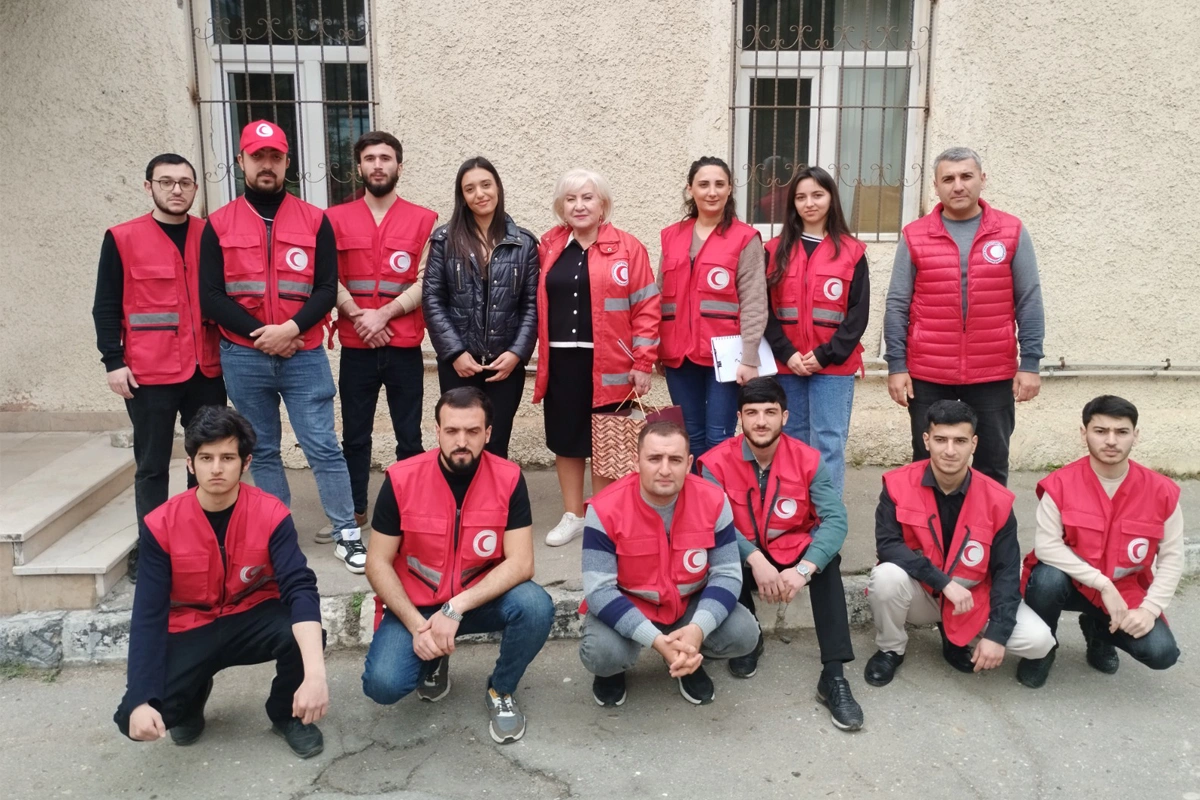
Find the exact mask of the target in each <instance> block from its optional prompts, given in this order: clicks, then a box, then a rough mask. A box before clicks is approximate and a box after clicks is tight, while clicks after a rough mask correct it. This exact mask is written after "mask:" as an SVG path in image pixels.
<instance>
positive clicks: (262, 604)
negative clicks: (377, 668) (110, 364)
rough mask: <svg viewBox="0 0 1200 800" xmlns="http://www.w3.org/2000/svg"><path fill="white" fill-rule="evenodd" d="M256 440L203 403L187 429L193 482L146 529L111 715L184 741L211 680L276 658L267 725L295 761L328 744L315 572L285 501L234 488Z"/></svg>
mask: <svg viewBox="0 0 1200 800" xmlns="http://www.w3.org/2000/svg"><path fill="white" fill-rule="evenodd" d="M254 443H255V442H254V431H253V429H252V428H251V427H250V423H248V422H247V421H246V419H245V418H244V417H242V416H241V415H240V414H238V413H237V412H236V411H234V410H232V409H230V408H225V407H223V406H205V407H204V408H202V409H200V411H199V412H197V414H196V415H195V417H194V418H193V419H192V421H191V422H190V423H189V424H188V427H187V431H186V432H185V434H184V449H185V450H186V451H187V456H188V459H187V463H188V470H189V471H191V472H192V473H193V474H194V475H195V476H196V482H197V486H196V488H194V489H189V490H188V491H186V492H184V493H183V494H179V495H176V496H175V497H172V498H171V499H170V500H168V501H167V502H166V504H164V505H162V506H159V507H158V508H157V509H155V510H154V511H152V512H151V513H149V514H147V515H146V519H145V522H144V523H143V524H142V527H141V530H140V532H139V538H140V542H141V544H140V547H141V557H140V561H141V565H140V567H139V571H140V579H139V580H138V584H137V590H136V592H135V593H134V597H133V618H132V621H131V623H130V631H129V666H128V671H129V674H128V684H127V688H126V691H125V698H124V699H123V700H122V701H121V705H120V707H119V708H118V709H117V713H116V714H115V715H114V716H113V720H114V721H115V722H116V723H117V727H118V728H120V730H121V733H123V734H125V735H126V736H128V737H129V738H130V739H133V740H135V741H143V742H144V741H153V740H156V739H161V738H162V737H164V736H166V735H167V734H168V733H170V735H171V739H172V740H173V741H174V742H175V744H177V745H189V744H192V743H193V742H195V741H196V740H197V739H199V738H200V734H202V733H203V732H204V705H205V703H206V702H207V701H208V696H209V693H210V692H212V687H213V675H215V674H216V673H218V672H220V671H221V670H223V669H225V668H227V667H236V666H242V665H245V664H261V663H263V662H265V661H274V662H275V680H274V681H273V682H272V683H271V693H270V695H269V696H268V697H267V705H266V707H267V716H268V717H269V718H270V720H271V724H272V729H273V730H274V732H275V733H276V734H278V735H280V736H282V737H283V738H284V739H285V740H287V743H288V746H289V747H291V748H292V751H293V752H294V753H295V754H296V755H298V756H300V757H301V758H309V757H310V756H315V755H316V754H318V753H320V752H321V750H322V749H324V746H325V745H324V740H323V738H322V736H321V731H320V729H318V728H317V726H316V725H315V724H314V723H316V722H317V721H318V720H320V719H321V718H322V717H323V716H325V711H326V709H327V708H328V706H329V688H328V686H327V685H326V682H325V658H324V652H323V651H324V643H323V634H322V631H321V608H320V606H321V604H320V598H319V597H318V595H317V578H316V576H315V575H314V574H313V572H312V570H311V569H309V568H308V562H307V561H305V559H304V554H303V553H301V552H300V546H299V545H298V544H297V540H296V527H295V525H293V524H292V517H291V515H290V514H289V513H288V510H287V507H286V506H285V505H284V504H283V503H282V502H280V501H279V500H278V499H277V498H276V497H275V496H274V495H270V494H267V493H266V492H264V491H263V490H261V489H257V488H255V487H253V486H248V485H246V484H243V483H241V476H242V474H243V473H244V472H245V471H246V470H247V469H248V468H249V466H250V458H251V456H250V453H251V451H252V450H253V449H254Z"/></svg>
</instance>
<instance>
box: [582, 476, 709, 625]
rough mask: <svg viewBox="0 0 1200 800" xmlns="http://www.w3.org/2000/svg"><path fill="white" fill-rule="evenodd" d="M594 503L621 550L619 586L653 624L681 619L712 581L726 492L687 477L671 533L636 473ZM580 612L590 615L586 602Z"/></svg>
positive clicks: (617, 547) (611, 487) (608, 490)
mask: <svg viewBox="0 0 1200 800" xmlns="http://www.w3.org/2000/svg"><path fill="white" fill-rule="evenodd" d="M590 505H591V507H592V509H594V510H595V512H596V515H597V516H598V517H600V522H601V524H603V525H604V530H605V531H606V532H607V533H608V537H609V538H610V539H611V540H612V542H613V545H614V546H615V547H616V549H617V588H618V589H620V590H621V592H622V594H624V595H625V596H626V597H628V598H629V600H630V601H631V602H632V603H633V604H634V605H635V606H637V607H638V609H640V610H641V612H642V613H643V614H645V615H646V617H647V618H648V619H649V620H650V621H651V622H657V623H658V624H660V625H670V624H672V623H675V622H677V621H678V620H679V618H680V617H682V616H683V612H684V611H686V610H687V604H688V599H689V598H690V597H691V596H692V595H693V594H695V593H696V592H698V591H700V590H701V589H703V588H704V587H705V586H706V585H707V584H708V551H709V550H711V549H713V547H715V546H716V532H715V528H716V524H717V519H718V518H720V516H721V510H722V509H723V508H724V507H725V493H724V492H723V491H721V489H720V487H718V486H713V485H712V484H711V483H709V482H708V481H706V480H704V479H703V478H700V477H697V476H695V475H688V476H687V478H686V479H685V480H684V483H683V489H682V490H681V491H680V492H679V496H678V498H677V499H676V501H675V513H674V515H673V516H672V517H671V535H670V536H669V537H668V536H667V534H666V531H665V530H664V529H663V522H662V517H660V516H659V515H658V512H657V511H655V510H654V509H653V508H651V507H650V504H649V503H647V502H646V501H645V500H643V499H642V489H641V476H640V475H638V473H636V472H634V473H631V474H629V475H626V476H625V477H624V478H621V479H620V480H618V481H616V482H614V483H613V484H612V485H610V486H609V487H608V488H606V489H605V490H604V491H602V492H601V493H600V494H598V495H596V496H595V497H593V498H592V499H591V501H590ZM579 613H581V614H586V613H587V602H586V601H585V602H584V603H583V605H582V606H580V608H579Z"/></svg>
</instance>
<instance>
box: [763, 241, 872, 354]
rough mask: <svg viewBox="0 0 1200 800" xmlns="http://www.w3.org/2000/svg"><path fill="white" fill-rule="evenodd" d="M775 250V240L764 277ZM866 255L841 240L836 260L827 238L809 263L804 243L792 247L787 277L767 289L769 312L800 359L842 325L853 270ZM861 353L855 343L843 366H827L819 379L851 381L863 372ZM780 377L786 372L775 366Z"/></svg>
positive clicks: (769, 244) (863, 249) (857, 244)
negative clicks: (847, 377)
mask: <svg viewBox="0 0 1200 800" xmlns="http://www.w3.org/2000/svg"><path fill="white" fill-rule="evenodd" d="M778 248H779V237H778V236H776V237H775V238H774V239H772V240H771V241H769V242H767V273H768V274H770V272H771V268H772V267H771V265H772V263H773V262H774V261H775V258H776V250H777V249H778ZM866 251H867V246H866V245H864V244H863V243H862V242H860V241H859V240H858V239H854V238H852V237H846V238H844V239H842V248H841V252H840V253H839V254H838V255H837V256H836V257H835V256H834V254H833V242H832V241H831V240H830V237H828V236H826V237H825V238H824V239H823V240H821V243H820V244H819V245H817V249H816V250H814V251H813V254H812V259H811V260H810V259H809V257H808V254H807V253H805V251H804V244H803V242H796V243H795V244H794V245H793V247H792V255H791V257H790V258H788V264H787V272H785V273H784V274H783V277H782V279H780V281H779V283H777V284H775V285H774V286H772V287H770V292H771V307H772V308H773V309H774V313H775V317H776V319H778V320H779V324H780V327H782V328H783V332H784V334H785V335H786V336H787V338H788V341H790V342H791V343H792V346H793V347H795V348H796V349H797V350H798V351H800V353H801V354H804V353H809V352H812V350H813V349H814V348H816V347H817V346H818V345H822V344H825V343H826V342H828V341H829V340H830V339H832V338H833V334H834V333H836V332H837V329H838V326H839V325H841V324H842V321H843V320H845V319H846V309H847V308H848V307H849V305H850V283H851V282H852V281H853V280H854V268H855V267H856V266H858V260H859V259H860V258H862V256H863V253H865V252H866ZM862 351H863V346H862V344H861V343H860V344H859V345H858V346H857V347H856V348H854V352H853V353H852V354H851V355H850V357H849V358H847V359H846V361H845V362H844V363H842V364H830V365H829V366H827V367H824V368H822V369H821V374H822V375H853V374H854V373H856V372H858V371H859V370H861V369H862V368H863V363H862ZM779 371H780V373H787V372H790V370H788V368H787V364H783V363H779Z"/></svg>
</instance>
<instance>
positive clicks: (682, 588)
mask: <svg viewBox="0 0 1200 800" xmlns="http://www.w3.org/2000/svg"><path fill="white" fill-rule="evenodd" d="M707 585H708V577H707V576H705V577H704V579H703V580H698V581H696V582H695V583H677V584H675V588H676V589H678V590H679V596H680V597H687V596H688V595H691V594H695V593H696V592H698V591H699V590H701V589H703V588H704V587H705V586H707Z"/></svg>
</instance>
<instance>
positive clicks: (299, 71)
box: [188, 0, 374, 208]
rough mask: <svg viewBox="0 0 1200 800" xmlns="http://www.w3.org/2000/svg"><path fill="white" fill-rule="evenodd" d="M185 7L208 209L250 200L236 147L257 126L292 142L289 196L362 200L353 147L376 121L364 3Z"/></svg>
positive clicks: (324, 202)
mask: <svg viewBox="0 0 1200 800" xmlns="http://www.w3.org/2000/svg"><path fill="white" fill-rule="evenodd" d="M188 2H189V7H190V9H191V13H192V15H193V16H192V18H193V20H195V21H196V28H195V36H196V46H195V49H194V54H195V60H194V67H195V79H196V87H197V90H198V94H199V98H198V100H199V106H200V116H201V122H200V127H201V134H202V136H203V139H204V141H203V146H202V159H203V160H204V161H205V162H206V163H204V164H203V165H202V168H203V171H204V175H205V179H206V180H205V184H206V187H205V188H206V198H207V199H208V207H209V208H215V207H217V206H219V205H221V204H222V203H224V202H227V201H229V200H231V199H233V198H234V197H237V196H238V195H241V194H242V193H243V192H244V191H245V183H244V180H243V175H242V171H241V169H240V168H239V167H238V166H237V158H236V157H237V153H238V139H239V137H240V135H241V130H242V128H243V127H244V126H245V125H246V123H248V122H250V121H251V120H255V119H268V120H271V121H273V122H274V123H276V124H277V125H278V126H279V127H280V128H282V129H283V131H284V133H286V134H287V138H288V147H289V150H290V153H289V155H290V156H291V165H290V166H289V167H288V170H287V176H286V179H287V188H288V190H289V191H292V192H294V193H296V194H298V195H299V196H301V197H303V198H304V199H305V200H308V201H309V202H310V203H314V204H315V205H318V206H322V207H327V206H331V205H336V204H337V203H341V202H345V201H346V200H350V199H352V198H354V197H356V196H358V195H360V194H361V193H362V183H361V180H360V179H359V176H358V171H357V170H356V169H355V164H354V155H353V147H354V142H355V140H356V139H357V138H358V137H359V136H361V135H362V134H364V133H366V132H367V131H369V130H370V129H371V118H372V115H373V111H374V99H373V94H374V93H373V91H372V75H371V70H372V63H371V38H370V36H369V35H368V22H369V20H368V18H367V11H368V9H367V5H368V4H367V0H188ZM197 15H199V16H197Z"/></svg>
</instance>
